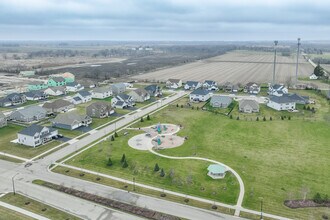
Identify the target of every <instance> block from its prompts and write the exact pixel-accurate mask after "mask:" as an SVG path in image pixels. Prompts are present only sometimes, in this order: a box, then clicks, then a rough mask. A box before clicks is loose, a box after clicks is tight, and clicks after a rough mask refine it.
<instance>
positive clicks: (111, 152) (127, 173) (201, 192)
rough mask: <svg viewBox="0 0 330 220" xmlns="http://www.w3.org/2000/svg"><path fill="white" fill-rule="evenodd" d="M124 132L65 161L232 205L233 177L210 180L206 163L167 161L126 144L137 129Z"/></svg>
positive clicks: (235, 189) (236, 187)
mask: <svg viewBox="0 0 330 220" xmlns="http://www.w3.org/2000/svg"><path fill="white" fill-rule="evenodd" d="M124 132H125V131H122V132H120V133H119V137H118V138H116V140H115V141H113V142H111V141H104V142H102V143H100V144H98V145H96V146H94V147H92V148H90V149H88V150H86V151H84V152H83V153H81V154H80V155H78V156H76V157H74V158H73V159H71V160H70V161H68V162H67V163H68V164H71V165H74V166H79V167H82V168H84V169H89V170H94V171H97V172H101V173H107V174H109V175H115V176H119V177H122V178H126V179H128V180H132V178H133V177H135V179H136V181H137V182H141V183H146V184H149V185H153V186H158V187H161V188H165V189H168V190H173V191H178V192H182V193H186V194H190V195H195V196H200V197H205V198H211V199H213V200H217V201H221V202H226V203H228V204H235V202H236V200H237V196H238V191H239V185H238V182H237V180H236V178H235V177H234V176H233V175H231V174H230V173H228V174H227V175H226V177H225V179H223V180H213V179H211V178H210V177H209V176H207V175H206V174H207V167H208V165H209V163H207V162H203V161H192V160H170V159H166V158H160V157H158V156H156V155H153V154H151V153H149V152H148V151H138V150H135V149H132V148H130V147H129V146H128V144H127V141H128V140H129V138H130V137H132V136H134V135H136V134H138V133H139V132H138V131H132V130H128V132H129V135H127V136H123V133H124ZM123 153H125V155H126V158H127V163H128V165H129V167H128V168H122V165H121V162H120V160H121V157H122V155H123ZM109 157H111V160H112V162H113V165H112V166H111V167H109V166H107V160H108V158H109ZM156 163H158V165H159V167H160V168H163V169H164V171H165V173H166V176H165V177H160V171H158V172H154V171H153V169H154V166H155V164H156ZM170 173H171V174H170Z"/></svg>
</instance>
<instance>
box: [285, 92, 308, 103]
mask: <svg viewBox="0 0 330 220" xmlns="http://www.w3.org/2000/svg"><path fill="white" fill-rule="evenodd" d="M287 96H288V97H290V99H291V100H292V101H295V102H306V103H307V102H308V100H309V97H308V96H301V95H298V94H296V93H289V94H287Z"/></svg>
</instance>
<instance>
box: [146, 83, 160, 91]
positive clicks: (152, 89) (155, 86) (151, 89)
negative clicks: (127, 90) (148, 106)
mask: <svg viewBox="0 0 330 220" xmlns="http://www.w3.org/2000/svg"><path fill="white" fill-rule="evenodd" d="M144 89H145V90H147V91H152V92H155V91H157V90H158V86H157V85H155V84H154V85H149V86H146V87H144Z"/></svg>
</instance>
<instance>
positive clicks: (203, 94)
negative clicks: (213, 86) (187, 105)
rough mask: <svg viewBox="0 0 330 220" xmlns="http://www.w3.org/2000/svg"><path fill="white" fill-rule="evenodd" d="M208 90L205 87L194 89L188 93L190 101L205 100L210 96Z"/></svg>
mask: <svg viewBox="0 0 330 220" xmlns="http://www.w3.org/2000/svg"><path fill="white" fill-rule="evenodd" d="M210 97H211V96H210V91H209V90H206V89H201V88H200V89H196V90H194V91H193V92H192V93H190V95H189V99H190V101H193V102H206V101H207V100H208V99H209V98H210Z"/></svg>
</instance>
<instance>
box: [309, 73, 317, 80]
mask: <svg viewBox="0 0 330 220" xmlns="http://www.w3.org/2000/svg"><path fill="white" fill-rule="evenodd" d="M318 78H319V77H317V75H315V74H314V73H313V74H312V75H310V76H309V79H318Z"/></svg>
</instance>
